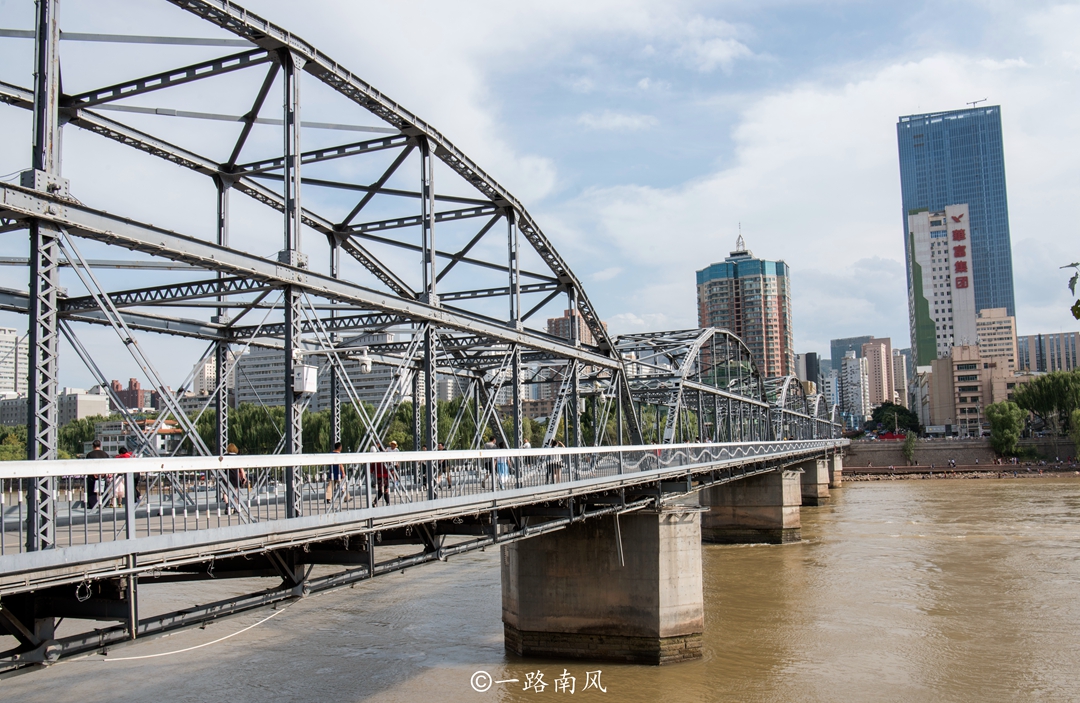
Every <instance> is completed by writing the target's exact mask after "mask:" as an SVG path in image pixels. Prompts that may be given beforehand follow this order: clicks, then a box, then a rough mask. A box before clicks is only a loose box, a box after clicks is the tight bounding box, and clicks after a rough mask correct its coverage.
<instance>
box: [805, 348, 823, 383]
mask: <svg viewBox="0 0 1080 703" xmlns="http://www.w3.org/2000/svg"><path fill="white" fill-rule="evenodd" d="M803 356H804V357H805V358H806V378H805V379H804V380H807V381H811V382H813V383H817V384H819V385H820V384H821V360H820V359H819V358H818V355H817V352H807V353H806V354H804V355H803Z"/></svg>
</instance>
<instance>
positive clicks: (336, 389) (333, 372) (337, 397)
mask: <svg viewBox="0 0 1080 703" xmlns="http://www.w3.org/2000/svg"><path fill="white" fill-rule="evenodd" d="M330 276H331V278H340V276H341V247H340V246H339V243H338V240H337V237H332V238H331V239H330ZM330 305H331V307H330V319H331V320H332V319H334V318H335V317H337V310H335V309H334V306H335V305H337V303H336V301H331V303H330ZM339 341H340V339H339V337H338V333H337V332H331V333H330V345H331V346H332V347H333V349H332V350H331V353H333V354H337V351H338V342H339ZM334 358H336V359H339V360H340V359H341V357H337V356H335V357H334ZM328 360H329V359H328ZM338 366H339V364H336V363H333V361H331V363H330V449H333V448H334V445H335V444H337V443H338V442H340V441H341V388H340V384H341V379H339V378H338ZM342 366H343V365H342ZM356 449H357V451H359V449H360V448H359V447H357V448H356Z"/></svg>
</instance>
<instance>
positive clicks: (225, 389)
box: [214, 176, 232, 456]
mask: <svg viewBox="0 0 1080 703" xmlns="http://www.w3.org/2000/svg"><path fill="white" fill-rule="evenodd" d="M214 184H215V185H216V186H217V243H218V244H220V245H221V246H224V247H227V246H229V190H230V189H231V187H232V181H231V180H228V179H225V178H223V177H221V176H216V177H215V178H214ZM223 277H224V274H222V273H221V272H220V271H219V272H218V278H223ZM224 301H225V296H223V295H219V296H218V302H224ZM227 315H228V310H227V309H226V308H224V307H220V308H218V309H217V319H216V322H218V323H219V324H223V323H225V322H227ZM228 371H229V343H228V342H217V344H216V347H215V349H214V378H215V379H216V381H215V382H216V384H217V385H216V390H215V392H214V423H215V424H216V425H217V432H216V437H217V439H216V442H215V446H214V451H216V452H217V453H218V455H219V456H221V455H223V454H224V453H225V448H226V447H227V446H228V445H229V383H228V380H227V379H226V378H225V377H226V375H227V374H228Z"/></svg>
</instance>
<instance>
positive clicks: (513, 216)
mask: <svg viewBox="0 0 1080 703" xmlns="http://www.w3.org/2000/svg"><path fill="white" fill-rule="evenodd" d="M506 227H507V231H506V249H507V264H508V265H507V268H508V269H509V271H510V295H509V298H510V324H511V325H513V326H514V329H516V330H520V329H521V263H520V260H519V258H518V246H519V240H518V226H517V213H516V212H515V211H514V209H513V208H507V209H506ZM510 353H511V354H512V355H513V357H514V358H513V360H512V361H511V364H512V366H511V367H510V382H511V383H512V384H514V387H513V404H514V407H513V414H514V447H515V448H516V449H520V448H521V445H522V444H523V443H524V440H525V437H524V430H525V428H524V420H523V419H522V416H521V411H522V409H521V401H522V398H521V347H519V346H518V345H516V344H515V345H514V348H513V350H512V351H511V352H510Z"/></svg>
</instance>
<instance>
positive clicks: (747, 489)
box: [698, 469, 803, 544]
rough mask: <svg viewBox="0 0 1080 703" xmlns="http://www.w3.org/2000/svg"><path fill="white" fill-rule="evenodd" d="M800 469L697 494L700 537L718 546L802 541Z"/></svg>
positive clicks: (740, 480) (724, 485)
mask: <svg viewBox="0 0 1080 703" xmlns="http://www.w3.org/2000/svg"><path fill="white" fill-rule="evenodd" d="M802 475H803V472H802V471H801V470H799V469H777V470H775V471H769V472H767V473H761V474H757V475H755V476H749V477H747V478H743V479H739V480H738V481H732V482H731V483H726V484H723V485H720V486H713V487H712V488H706V489H705V490H703V491H701V492H700V493H699V494H698V501H699V503H700V504H701V506H702V507H706V508H708V509H709V511H708V512H707V513H705V514H704V515H703V516H702V518H701V537H702V539H703V540H705V541H706V542H717V543H720V544H754V543H767V544H787V543H790V542H798V541H800V540H801V539H802V522H801V520H800V514H799V506H801V505H802V504H803V499H802V486H801V481H800V479H801V476H802Z"/></svg>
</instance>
